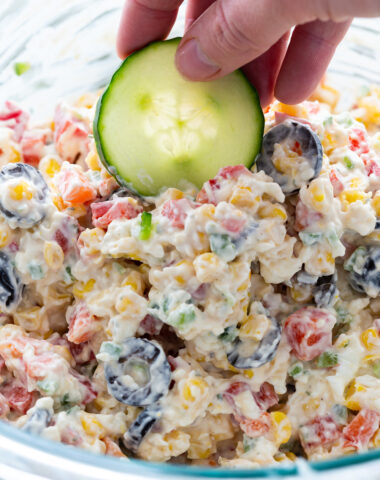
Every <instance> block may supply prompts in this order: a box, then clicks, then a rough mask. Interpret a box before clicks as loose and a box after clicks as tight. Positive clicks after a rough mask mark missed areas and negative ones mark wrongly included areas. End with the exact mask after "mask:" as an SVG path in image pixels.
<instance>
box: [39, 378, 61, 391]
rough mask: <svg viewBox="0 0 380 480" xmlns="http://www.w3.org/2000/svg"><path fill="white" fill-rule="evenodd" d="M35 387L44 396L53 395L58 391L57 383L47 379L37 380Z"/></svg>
mask: <svg viewBox="0 0 380 480" xmlns="http://www.w3.org/2000/svg"><path fill="white" fill-rule="evenodd" d="M36 385H37V388H38V389H39V390H40V391H41V392H43V393H45V394H46V395H54V393H55V392H56V391H57V389H58V383H57V382H56V381H54V380H49V379H47V378H45V379H44V380H39V381H38V382H37V383H36Z"/></svg>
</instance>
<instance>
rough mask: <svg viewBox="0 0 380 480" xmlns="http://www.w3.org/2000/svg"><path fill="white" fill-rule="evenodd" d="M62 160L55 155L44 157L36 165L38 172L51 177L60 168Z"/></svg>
mask: <svg viewBox="0 0 380 480" xmlns="http://www.w3.org/2000/svg"><path fill="white" fill-rule="evenodd" d="M61 165H62V162H61V160H59V159H58V158H55V157H44V158H43V159H42V160H41V161H40V164H39V165H38V169H39V170H40V172H41V173H42V174H43V175H44V176H46V177H48V178H53V177H54V175H56V174H57V173H58V172H59V171H60V170H61Z"/></svg>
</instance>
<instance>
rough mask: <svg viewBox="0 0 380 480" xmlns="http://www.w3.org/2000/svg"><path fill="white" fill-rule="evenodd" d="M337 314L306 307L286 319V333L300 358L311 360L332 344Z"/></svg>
mask: <svg viewBox="0 0 380 480" xmlns="http://www.w3.org/2000/svg"><path fill="white" fill-rule="evenodd" d="M335 322H336V318H335V316H334V315H333V314H332V313H330V312H329V311H327V310H322V309H320V308H314V307H304V308H300V309H299V310H297V311H295V312H294V313H292V314H291V315H290V316H289V317H288V318H287V319H286V321H285V324H284V333H285V336H286V338H287V340H288V342H289V345H290V346H291V347H292V350H293V353H294V355H295V356H296V357H297V358H298V359H299V360H304V361H310V360H313V359H314V358H316V357H318V355H320V354H321V353H323V352H324V351H325V350H327V349H328V348H329V347H331V345H332V329H333V327H334V325H335Z"/></svg>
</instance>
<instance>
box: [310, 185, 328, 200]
mask: <svg viewBox="0 0 380 480" xmlns="http://www.w3.org/2000/svg"><path fill="white" fill-rule="evenodd" d="M310 192H311V193H312V195H313V200H314V201H315V202H317V203H321V202H323V201H324V200H325V198H326V197H325V194H324V193H323V191H322V190H321V189H320V188H318V187H317V186H314V185H313V186H311V187H310Z"/></svg>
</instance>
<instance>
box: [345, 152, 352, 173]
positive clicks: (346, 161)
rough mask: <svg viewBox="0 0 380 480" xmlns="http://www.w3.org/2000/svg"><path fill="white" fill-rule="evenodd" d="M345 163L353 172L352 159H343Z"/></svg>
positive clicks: (346, 157)
mask: <svg viewBox="0 0 380 480" xmlns="http://www.w3.org/2000/svg"><path fill="white" fill-rule="evenodd" d="M343 162H344V164H345V165H346V167H347V168H348V169H349V170H352V169H353V168H354V164H353V163H352V160H351V158H350V157H348V156H347V155H346V156H345V157H343Z"/></svg>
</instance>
